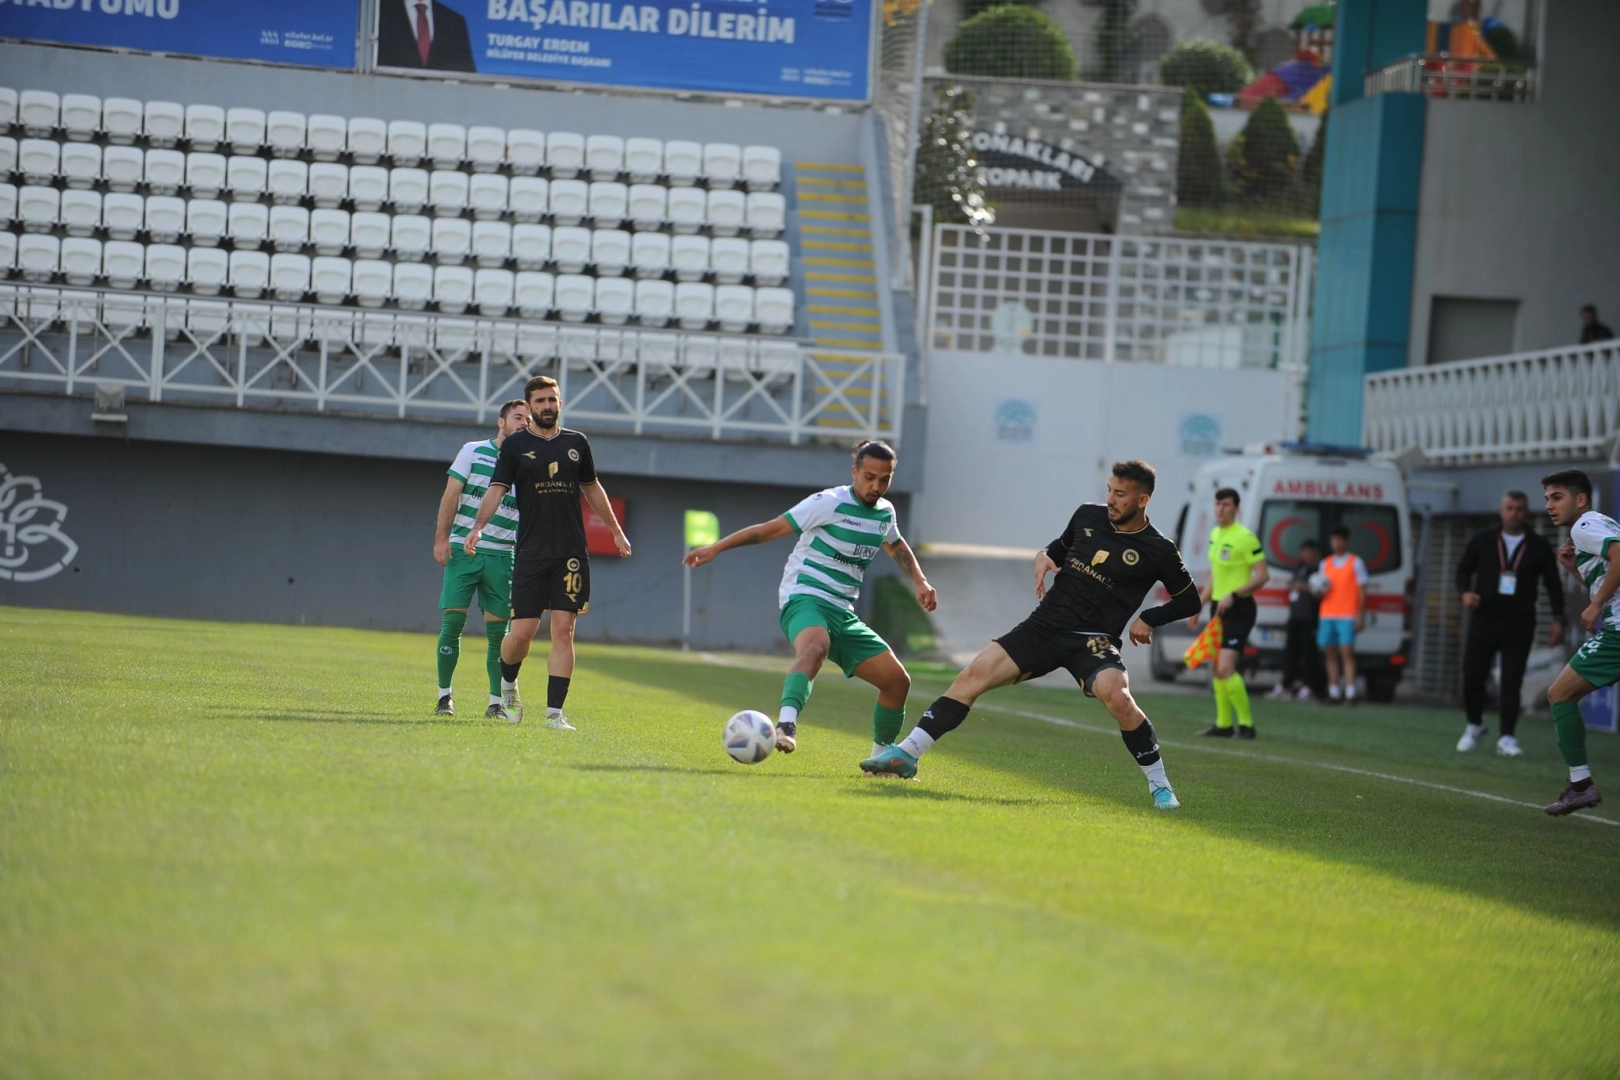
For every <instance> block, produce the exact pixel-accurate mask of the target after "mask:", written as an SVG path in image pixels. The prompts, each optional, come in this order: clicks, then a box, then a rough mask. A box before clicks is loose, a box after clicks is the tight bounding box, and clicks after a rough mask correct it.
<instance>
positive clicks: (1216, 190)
mask: <svg viewBox="0 0 1620 1080" xmlns="http://www.w3.org/2000/svg"><path fill="white" fill-rule="evenodd" d="M1225 194H1226V177H1225V174H1224V173H1223V171H1222V169H1221V148H1220V144H1219V143H1217V142H1216V141H1215V122H1214V121H1213V120H1211V119H1210V118H1209V110H1208V109H1207V108H1205V107H1204V99H1203V98H1201V97H1199V96H1198V95H1197V94H1195V93H1193V92H1192V90H1191V89H1188V90H1187V91H1186V92H1184V93H1183V94H1182V95H1181V150H1180V153H1179V155H1178V156H1177V158H1176V204H1177V205H1178V206H1215V205H1218V204H1219V203H1220V201H1221V199H1222V197H1223V196H1224V195H1225Z"/></svg>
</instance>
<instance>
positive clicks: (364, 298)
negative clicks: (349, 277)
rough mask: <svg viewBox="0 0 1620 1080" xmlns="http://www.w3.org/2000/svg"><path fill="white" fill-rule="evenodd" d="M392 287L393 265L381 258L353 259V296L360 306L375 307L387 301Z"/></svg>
mask: <svg viewBox="0 0 1620 1080" xmlns="http://www.w3.org/2000/svg"><path fill="white" fill-rule="evenodd" d="M393 288H394V266H393V264H392V263H386V262H383V261H382V260H381V259H356V260H355V261H354V298H355V300H356V302H358V303H359V305H360V306H361V307H368V308H377V307H382V306H383V305H384V304H386V303H387V302H388V296H389V293H391V292H392V291H393Z"/></svg>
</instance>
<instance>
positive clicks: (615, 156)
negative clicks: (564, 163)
mask: <svg viewBox="0 0 1620 1080" xmlns="http://www.w3.org/2000/svg"><path fill="white" fill-rule="evenodd" d="M585 167H586V168H587V169H589V170H590V171H591V179H593V180H612V179H613V178H614V177H616V176H618V175H619V172H620V170H622V169H623V168H624V140H623V139H621V138H619V137H618V136H617V135H590V136H587V137H586V139H585Z"/></svg>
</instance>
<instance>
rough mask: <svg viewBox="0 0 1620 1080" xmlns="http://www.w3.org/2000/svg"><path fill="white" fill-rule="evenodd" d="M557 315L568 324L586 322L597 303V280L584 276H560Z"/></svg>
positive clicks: (558, 276)
mask: <svg viewBox="0 0 1620 1080" xmlns="http://www.w3.org/2000/svg"><path fill="white" fill-rule="evenodd" d="M555 299H556V304H557V314H558V315H559V316H561V317H562V318H563V319H565V320H566V321H568V322H584V321H585V320H586V319H587V318H589V317H590V314H591V306H592V305H593V304H595V303H596V279H595V278H592V277H586V276H585V275H584V274H558V275H557V292H556V297H555Z"/></svg>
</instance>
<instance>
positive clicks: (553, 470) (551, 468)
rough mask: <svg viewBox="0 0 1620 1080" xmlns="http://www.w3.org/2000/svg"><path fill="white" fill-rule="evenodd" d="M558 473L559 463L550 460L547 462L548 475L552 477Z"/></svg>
mask: <svg viewBox="0 0 1620 1080" xmlns="http://www.w3.org/2000/svg"><path fill="white" fill-rule="evenodd" d="M556 475H557V463H556V462H555V461H548V462H547V463H546V476H548V477H551V476H556Z"/></svg>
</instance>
